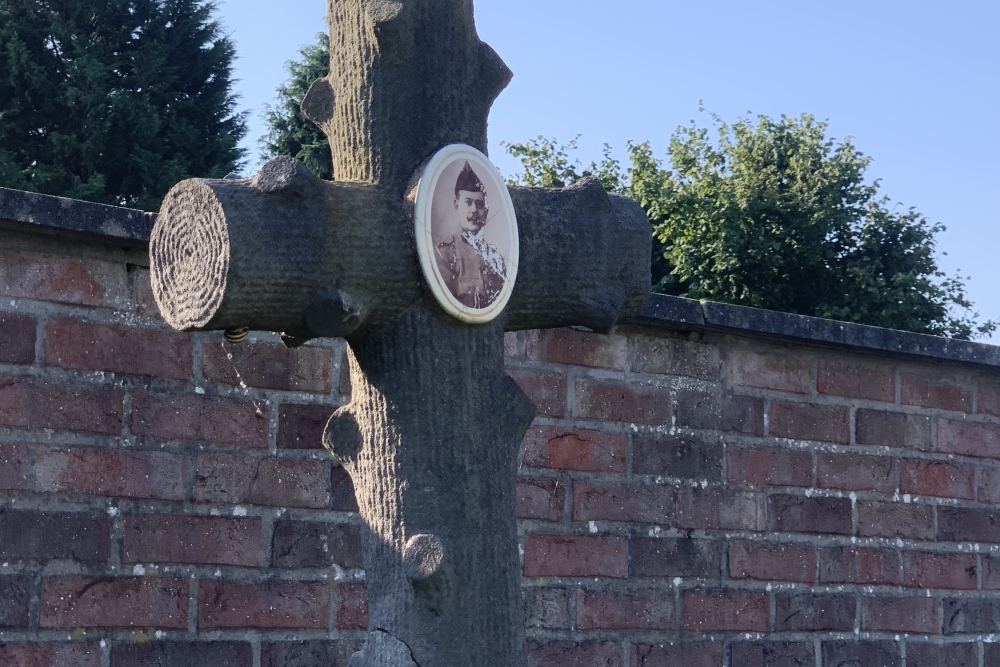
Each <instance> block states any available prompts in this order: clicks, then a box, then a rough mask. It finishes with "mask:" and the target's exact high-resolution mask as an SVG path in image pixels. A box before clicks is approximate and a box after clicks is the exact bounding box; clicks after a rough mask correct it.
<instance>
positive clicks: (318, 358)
mask: <svg viewBox="0 0 1000 667" xmlns="http://www.w3.org/2000/svg"><path fill="white" fill-rule="evenodd" d="M204 349H205V355H204V362H203V366H202V367H203V369H204V372H205V377H206V378H207V379H209V380H212V381H214V382H219V383H222V384H232V385H239V384H240V379H241V378H242V380H243V382H245V383H246V384H248V385H250V386H251V387H263V388H265V389H283V390H286V391H306V392H317V393H321V394H329V393H330V392H331V391H332V390H333V352H331V351H330V350H327V349H323V348H321V347H313V346H311V345H304V346H302V347H297V348H295V349H288V348H287V347H285V346H284V345H272V344H269V343H262V342H258V341H244V342H243V343H240V344H239V345H228V344H226V343H224V342H223V341H222V338H221V337H219V338H214V339H212V340H206V341H205V348H204Z"/></svg>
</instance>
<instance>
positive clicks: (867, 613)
mask: <svg viewBox="0 0 1000 667" xmlns="http://www.w3.org/2000/svg"><path fill="white" fill-rule="evenodd" d="M861 629H862V630H865V631H879V630H881V631H883V632H912V633H914V634H922V635H936V634H940V633H941V612H940V610H939V609H938V601H937V600H935V599H933V598H927V597H912V598H868V599H866V600H864V601H863V602H862V605H861Z"/></svg>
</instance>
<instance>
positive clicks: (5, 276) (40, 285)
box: [0, 251, 129, 309]
mask: <svg viewBox="0 0 1000 667" xmlns="http://www.w3.org/2000/svg"><path fill="white" fill-rule="evenodd" d="M128 293H129V290H128V279H127V277H126V271H125V264H124V263H121V262H102V261H99V260H94V259H67V258H62V257H46V256H43V255H38V254H34V253H18V252H9V251H0V295H3V296H11V297H19V298H24V299H35V300H37V301H52V302H55V303H69V304H76V305H82V306H97V307H101V308H117V309H124V308H126V307H127V306H128Z"/></svg>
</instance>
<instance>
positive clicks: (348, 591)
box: [337, 584, 368, 630]
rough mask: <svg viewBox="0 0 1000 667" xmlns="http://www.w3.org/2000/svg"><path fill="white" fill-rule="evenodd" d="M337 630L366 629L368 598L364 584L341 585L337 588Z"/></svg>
mask: <svg viewBox="0 0 1000 667" xmlns="http://www.w3.org/2000/svg"><path fill="white" fill-rule="evenodd" d="M337 594H338V603H337V629H338V630H365V629H367V628H368V597H367V596H366V594H365V585H364V584H341V585H340V586H338V587H337Z"/></svg>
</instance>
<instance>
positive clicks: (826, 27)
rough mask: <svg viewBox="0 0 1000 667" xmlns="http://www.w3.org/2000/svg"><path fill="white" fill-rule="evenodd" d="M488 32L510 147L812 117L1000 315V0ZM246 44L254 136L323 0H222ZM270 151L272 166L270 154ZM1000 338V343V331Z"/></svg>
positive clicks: (488, 2) (625, 12)
mask: <svg viewBox="0 0 1000 667" xmlns="http://www.w3.org/2000/svg"><path fill="white" fill-rule="evenodd" d="M475 4H476V22H477V26H478V28H479V34H480V36H481V37H482V38H483V39H484V40H485V41H486V42H488V43H489V44H490V45H491V46H493V48H494V49H496V51H497V52H498V53H499V54H500V55H501V56H502V57H503V59H504V60H505V61H506V62H507V65H508V66H509V67H510V68H511V69H512V70H513V71H514V80H513V81H512V82H511V85H510V86H509V87H508V88H507V90H506V91H505V92H504V93H502V94H501V95H500V98H499V99H498V100H497V102H496V104H495V105H494V107H493V113H492V115H491V117H490V148H491V150H490V153H491V156H492V158H493V160H494V162H496V163H497V165H498V166H499V167H500V169H501V171H503V172H504V173H505V174H509V173H512V172H514V171H516V170H517V166H518V165H517V163H516V162H515V161H513V160H512V159H511V158H510V157H508V156H506V155H505V154H504V153H503V150H502V149H501V148H500V147H499V145H498V144H499V142H500V141H502V140H506V141H524V140H527V139H529V138H533V137H535V136H538V135H540V134H541V135H545V136H548V137H556V138H558V139H560V140H563V141H565V140H568V139H572V138H573V137H574V136H576V135H577V134H581V135H582V136H581V138H580V142H579V143H580V149H579V150H578V151H577V153H578V154H579V158H580V159H581V161H583V162H584V163H588V162H590V161H591V160H593V159H597V158H598V157H599V156H600V150H601V146H602V145H603V144H604V143H605V142H608V143H610V144H612V145H613V146H614V147H616V149H618V150H617V153H618V155H619V156H622V155H623V151H622V148H623V146H624V144H625V142H626V141H628V140H636V141H650V142H651V143H652V145H653V147H654V149H655V150H656V152H657V154H658V155H660V156H661V157H662V156H664V155H665V151H666V147H667V144H668V141H669V138H670V135H671V134H672V133H673V132H674V130H675V129H676V128H677V126H678V125H682V124H687V123H689V122H690V121H691V120H695V121H696V122H698V123H699V124H702V125H707V124H708V123H709V121H710V119H709V117H708V116H707V115H706V114H704V113H699V111H698V108H699V102H703V103H704V106H705V108H706V109H707V110H708V111H711V112H714V113H717V114H719V115H720V116H722V117H723V118H724V119H726V120H729V121H732V120H735V119H736V118H737V117H740V116H747V115H748V114H749V115H756V114H760V113H763V114H767V115H770V116H780V115H782V114H785V115H789V116H795V115H799V114H801V113H803V112H807V113H811V114H813V115H814V116H816V117H817V118H819V119H824V120H829V122H830V130H829V133H830V135H831V136H833V137H837V138H843V137H845V136H850V137H852V138H853V140H854V143H855V145H856V146H857V147H858V148H859V149H860V150H861V151H863V152H865V153H867V154H868V155H869V156H871V157H872V158H873V159H874V163H873V165H872V167H871V168H870V170H869V176H870V177H871V178H873V179H874V178H878V179H881V181H882V192H883V193H884V194H886V195H888V196H890V197H891V198H892V200H893V201H894V202H899V203H900V205H901V206H906V207H910V206H913V207H915V208H916V209H917V210H919V211H921V212H922V213H924V214H925V215H926V216H927V217H928V218H929V219H930V220H931V221H934V222H942V223H944V224H945V225H946V226H947V227H948V230H947V231H946V232H945V233H943V234H941V235H940V236H939V243H938V250H939V255H943V253H947V256H940V264H941V266H942V268H943V269H944V270H945V271H946V272H947V273H949V274H951V273H954V272H955V271H956V270H957V269H961V271H962V273H963V274H964V275H968V276H971V278H970V280H969V281H968V285H969V294H970V296H971V298H972V300H973V301H974V302H975V304H976V306H977V309H978V310H979V311H980V312H981V314H982V315H984V316H987V317H991V318H993V319H998V320H1000V212H998V211H1000V205H998V202H997V201H996V200H997V197H998V195H1000V2H997V0H954V1H953V2H949V3H943V2H929V1H927V0H906V1H904V0H865V1H861V0H837V1H836V2H834V1H832V0H818V1H817V0H813V1H810V2H802V1H801V0H799V1H798V2H791V1H784V0H757V1H753V0H743V1H735V0H716V1H715V2H683V3H681V2H669V1H665V0H626V1H624V2H615V3H609V2H597V1H594V0H574V1H570V0H476V3H475ZM218 5H219V10H220V11H219V19H220V21H221V22H222V23H223V24H224V26H225V27H226V29H227V30H228V31H229V32H230V33H231V35H232V37H233V39H234V40H235V42H236V46H237V53H238V55H239V60H238V62H237V65H236V76H237V77H238V78H239V79H240V81H239V82H238V83H237V89H238V91H239V92H240V94H241V96H242V99H241V103H242V105H243V108H245V109H248V110H250V111H251V113H252V114H253V117H252V119H251V124H250V127H251V131H250V135H249V136H248V138H247V140H246V142H245V144H246V145H247V147H248V148H250V149H251V152H252V155H253V156H254V157H255V158H256V156H257V155H258V154H259V148H258V145H257V139H258V138H259V137H260V136H261V135H263V134H264V133H265V131H266V130H265V126H264V123H263V121H262V120H261V118H260V113H261V111H262V108H263V106H264V104H266V103H269V102H272V101H273V99H274V91H275V88H276V87H277V86H278V85H279V84H280V83H281V82H282V81H283V80H284V79H285V77H286V73H285V70H284V63H285V62H286V61H287V60H289V59H292V58H295V57H296V56H297V52H298V49H299V47H300V46H302V45H304V44H307V43H311V42H312V41H313V40H314V37H315V35H316V33H317V32H320V31H323V30H325V29H326V20H325V12H326V2H325V0H285V2H283V3H281V6H280V8H277V7H276V6H275V4H274V3H272V2H263V0H221V1H220V2H218ZM255 163H256V162H255ZM993 342H996V343H1000V335H998V336H995V337H994V340H993Z"/></svg>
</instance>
